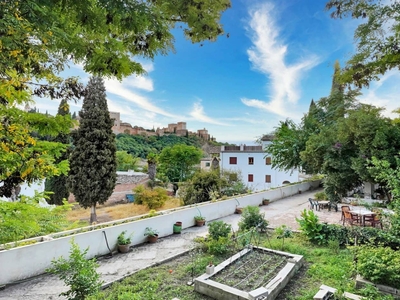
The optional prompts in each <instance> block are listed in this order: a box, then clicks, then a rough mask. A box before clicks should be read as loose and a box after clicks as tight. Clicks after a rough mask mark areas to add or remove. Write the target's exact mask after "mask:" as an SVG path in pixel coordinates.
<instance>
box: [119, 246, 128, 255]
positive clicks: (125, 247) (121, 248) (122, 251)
mask: <svg viewBox="0 0 400 300" xmlns="http://www.w3.org/2000/svg"><path fill="white" fill-rule="evenodd" d="M129 247H130V245H118V252H120V253H126V252H128V251H129Z"/></svg>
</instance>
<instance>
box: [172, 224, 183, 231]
mask: <svg viewBox="0 0 400 300" xmlns="http://www.w3.org/2000/svg"><path fill="white" fill-rule="evenodd" d="M181 231H182V222H176V223H175V224H174V226H173V232H174V233H181Z"/></svg>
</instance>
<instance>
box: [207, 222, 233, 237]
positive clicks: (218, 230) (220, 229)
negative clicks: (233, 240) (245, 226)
mask: <svg viewBox="0 0 400 300" xmlns="http://www.w3.org/2000/svg"><path fill="white" fill-rule="evenodd" d="M231 231H232V226H231V225H229V224H227V223H225V222H224V221H214V222H211V223H208V235H209V236H210V238H211V239H212V240H218V239H219V238H220V237H224V238H227V237H229V233H230V232H231Z"/></svg>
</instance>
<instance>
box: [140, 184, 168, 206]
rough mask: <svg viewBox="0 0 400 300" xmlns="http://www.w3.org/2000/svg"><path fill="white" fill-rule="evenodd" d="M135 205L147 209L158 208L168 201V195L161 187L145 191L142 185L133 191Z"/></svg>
mask: <svg viewBox="0 0 400 300" xmlns="http://www.w3.org/2000/svg"><path fill="white" fill-rule="evenodd" d="M133 191H134V193H135V203H136V204H144V205H147V207H148V208H149V209H155V208H160V207H161V206H163V205H164V204H165V202H166V201H167V200H168V193H167V191H166V190H165V189H163V188H162V187H156V188H154V189H147V188H145V187H144V186H143V185H142V184H141V185H138V186H136V187H135V188H134V189H133Z"/></svg>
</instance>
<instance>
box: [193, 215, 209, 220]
mask: <svg viewBox="0 0 400 300" xmlns="http://www.w3.org/2000/svg"><path fill="white" fill-rule="evenodd" d="M194 219H195V220H196V221H204V220H205V219H206V218H205V217H203V216H202V215H197V216H194Z"/></svg>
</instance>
